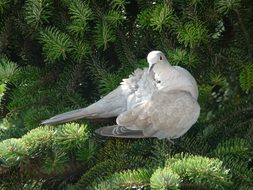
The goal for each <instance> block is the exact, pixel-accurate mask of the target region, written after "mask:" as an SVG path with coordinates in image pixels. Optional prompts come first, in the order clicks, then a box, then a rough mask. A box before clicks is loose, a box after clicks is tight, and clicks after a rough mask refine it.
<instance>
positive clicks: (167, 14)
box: [150, 4, 174, 32]
mask: <svg viewBox="0 0 253 190" xmlns="http://www.w3.org/2000/svg"><path fill="white" fill-rule="evenodd" d="M173 22H174V16H173V10H172V8H171V7H170V6H168V5H162V4H161V5H157V6H156V7H155V9H154V10H153V12H152V13H151V19H150V26H151V27H153V29H154V30H157V31H159V32H161V31H162V29H164V28H165V27H169V26H170V25H172V23H173Z"/></svg>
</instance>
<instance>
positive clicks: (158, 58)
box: [147, 51, 168, 72]
mask: <svg viewBox="0 0 253 190" xmlns="http://www.w3.org/2000/svg"><path fill="white" fill-rule="evenodd" d="M147 61H148V64H149V69H148V71H149V72H150V71H151V70H152V68H153V67H154V66H155V65H156V64H157V63H168V61H167V59H166V57H165V55H164V54H163V53H162V52H161V51H151V52H150V53H149V54H148V56H147Z"/></svg>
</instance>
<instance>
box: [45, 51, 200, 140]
mask: <svg viewBox="0 0 253 190" xmlns="http://www.w3.org/2000/svg"><path fill="white" fill-rule="evenodd" d="M147 62H148V64H149V67H148V68H144V69H136V70H135V71H134V72H133V73H132V74H131V75H130V76H129V78H127V79H123V80H122V82H121V84H120V85H119V86H118V87H117V88H116V89H115V90H113V91H112V92H110V93H109V94H107V95H106V96H104V97H103V98H101V99H100V100H98V101H97V102H95V103H93V104H91V105H90V106H88V107H86V108H81V109H77V110H74V111H70V112H66V113H62V114H59V115H56V116H54V117H52V118H49V119H47V120H44V121H43V122H42V124H44V125H52V124H59V123H64V122H69V121H73V120H77V119H81V118H86V119H96V118H112V117H116V125H112V126H105V127H101V128H99V129H97V130H96V131H95V132H96V133H97V134H100V135H102V136H110V137H122V138H145V137H157V138H159V139H164V138H166V139H169V140H170V139H175V138H179V137H181V136H182V135H184V134H185V133H186V132H187V131H188V130H189V129H190V128H191V127H192V126H193V124H195V123H196V122H197V119H198V117H199V114H200V106H199V104H198V101H197V99H198V87H197V83H196V80H195V79H194V77H193V76H192V75H191V74H190V73H189V72H188V71H187V70H186V69H184V68H182V67H179V66H172V65H170V63H169V62H168V60H167V58H166V57H165V55H164V54H163V53H162V52H161V51H151V52H150V53H149V54H148V56H147Z"/></svg>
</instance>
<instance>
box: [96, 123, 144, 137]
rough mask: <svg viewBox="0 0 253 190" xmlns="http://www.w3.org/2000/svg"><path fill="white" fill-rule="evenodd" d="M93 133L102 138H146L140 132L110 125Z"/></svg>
mask: <svg viewBox="0 0 253 190" xmlns="http://www.w3.org/2000/svg"><path fill="white" fill-rule="evenodd" d="M95 132H96V133H97V134H99V135H102V136H107V137H119V138H146V137H145V136H144V135H143V133H142V131H141V130H130V129H127V128H126V127H124V126H119V125H112V126H106V127H101V128H99V129H97V130H95Z"/></svg>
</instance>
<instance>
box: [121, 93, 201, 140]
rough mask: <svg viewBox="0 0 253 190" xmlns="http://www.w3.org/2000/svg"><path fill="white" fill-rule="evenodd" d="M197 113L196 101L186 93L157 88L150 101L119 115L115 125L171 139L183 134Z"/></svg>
mask: <svg viewBox="0 0 253 190" xmlns="http://www.w3.org/2000/svg"><path fill="white" fill-rule="evenodd" d="M199 113H200V107H199V104H198V102H197V101H196V100H195V99H194V98H193V97H192V96H191V94H190V93H189V92H186V91H181V90H171V91H168V92H166V91H162V90H160V91H156V92H154V93H153V95H152V97H151V99H150V100H147V101H143V102H142V103H139V104H137V105H136V106H135V107H133V108H132V109H131V110H128V111H126V112H123V113H122V114H120V115H119V116H118V118H117V124H118V125H120V126H124V127H126V128H127V129H129V130H142V132H143V135H144V136H150V137H158V138H168V139H173V138H178V137H180V136H182V135H183V134H184V133H186V132H187V131H188V130H189V129H190V127H191V126H192V125H193V124H194V123H195V122H196V121H197V119H198V116H199Z"/></svg>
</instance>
